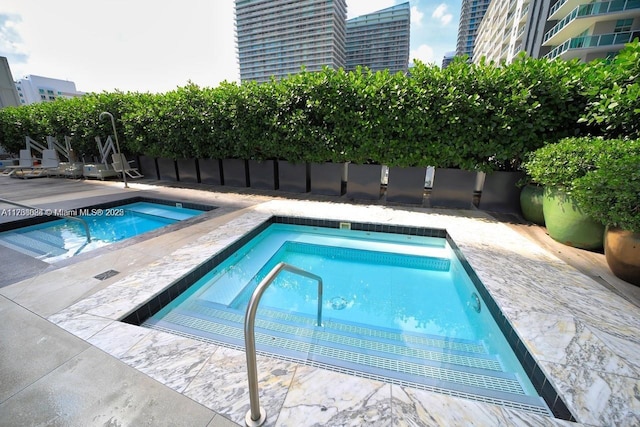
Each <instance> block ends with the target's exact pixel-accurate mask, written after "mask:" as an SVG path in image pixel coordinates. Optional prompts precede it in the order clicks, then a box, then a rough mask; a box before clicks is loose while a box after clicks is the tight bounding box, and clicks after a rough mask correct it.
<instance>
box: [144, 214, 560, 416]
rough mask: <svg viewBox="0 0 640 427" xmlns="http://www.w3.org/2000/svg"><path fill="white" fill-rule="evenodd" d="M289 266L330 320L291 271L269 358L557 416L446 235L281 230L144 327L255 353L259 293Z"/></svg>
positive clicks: (262, 325) (270, 333)
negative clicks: (252, 314)
mask: <svg viewBox="0 0 640 427" xmlns="http://www.w3.org/2000/svg"><path fill="white" fill-rule="evenodd" d="M300 231H304V233H302V234H301V233H300ZM279 262H287V263H291V264H293V265H296V266H297V267H300V268H303V269H306V270H309V271H311V272H312V273H314V274H318V275H320V276H322V278H323V281H324V284H325V290H324V298H323V301H322V306H323V310H324V313H323V321H322V326H321V327H318V326H316V325H315V320H316V318H315V315H316V307H317V292H316V288H315V284H314V283H306V281H305V279H304V278H301V277H299V276H295V275H290V274H289V273H283V274H281V275H280V276H278V278H277V279H276V280H275V281H274V282H273V283H272V285H271V286H270V288H269V289H268V290H267V291H266V292H265V294H264V298H263V299H262V301H261V303H260V309H259V310H258V319H257V323H256V325H257V328H256V331H257V334H256V337H257V343H258V349H259V350H260V351H261V352H263V353H266V354H271V355H277V357H281V358H284V359H290V360H295V361H302V362H303V363H307V364H310V365H314V366H321V367H325V368H328V369H334V370H338V371H341V372H348V373H353V374H354V375H360V376H365V377H369V378H377V379H381V380H385V381H391V382H394V383H399V384H403V385H410V386H413V387H418V388H422V389H427V390H432V391H437V392H441V393H446V394H451V395H456V396H461V397H467V398H471V399H475V400H480V401H485V402H491V403H498V404H502V405H504V406H508V407H516V408H520V409H525V410H528V411H532V412H536V413H542V414H545V415H549V414H550V411H549V409H548V407H547V405H546V404H545V401H544V400H543V399H542V398H541V397H540V396H539V395H538V393H537V392H536V387H535V386H534V385H533V384H532V383H531V381H530V380H529V378H528V377H527V374H526V373H525V371H524V370H523V369H522V367H521V366H520V363H519V362H518V358H517V357H516V356H515V355H514V354H513V351H511V348H510V346H509V343H508V342H507V340H506V339H505V338H504V336H503V334H502V333H501V331H500V329H499V327H498V326H497V325H496V323H495V321H494V320H493V318H492V316H491V313H490V310H489V309H487V306H486V304H485V302H484V301H482V297H481V296H480V295H481V294H482V292H479V290H478V289H477V288H476V287H475V284H474V282H473V280H471V278H469V276H468V275H467V274H466V273H465V268H464V266H463V264H462V263H461V261H460V260H458V258H457V257H456V256H455V254H454V249H453V248H452V247H451V245H450V244H449V243H447V241H446V239H444V238H442V236H441V237H439V238H435V237H429V236H416V235H404V234H402V233H399V234H398V233H396V234H389V233H375V232H371V231H360V230H340V229H333V230H327V229H321V228H318V227H315V228H311V229H310V228H308V227H304V230H302V229H300V228H299V227H297V226H291V225H283V224H277V225H275V226H274V225H272V226H270V227H269V228H268V229H266V230H264V231H263V232H261V233H260V234H257V236H256V237H255V238H253V239H252V240H251V241H250V242H248V243H247V244H246V245H245V246H243V247H241V248H239V250H237V251H235V252H233V254H231V255H230V256H228V258H226V259H225V260H224V261H223V262H221V263H219V264H218V265H217V266H215V267H214V268H212V269H211V271H210V272H208V273H207V274H205V275H204V276H203V277H202V278H201V279H200V280H198V281H197V282H196V283H195V284H194V285H193V286H191V287H190V288H189V289H188V290H187V291H186V292H184V293H183V294H181V295H180V296H179V297H178V298H177V299H175V300H174V301H173V302H171V303H170V304H169V305H168V306H166V307H165V308H164V309H162V310H160V311H159V312H158V313H157V314H156V315H155V316H153V317H152V318H150V319H148V320H147V321H146V322H145V323H144V325H145V326H147V327H152V328H156V329H162V330H168V331H173V332H174V333H178V334H183V335H187V336H192V337H198V338H199V339H203V340H207V341H212V342H216V343H224V344H226V345H230V346H236V347H240V348H243V344H244V343H243V335H242V322H243V320H244V319H243V318H244V308H245V307H246V302H247V300H248V297H249V296H250V294H251V292H252V290H253V288H254V287H255V286H256V285H257V284H258V283H259V282H260V280H261V279H262V278H263V277H264V276H265V275H266V274H267V273H268V272H269V271H270V270H271V268H272V267H273V266H275V265H276V264H277V263H279Z"/></svg>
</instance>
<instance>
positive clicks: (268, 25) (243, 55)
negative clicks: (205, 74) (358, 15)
mask: <svg viewBox="0 0 640 427" xmlns="http://www.w3.org/2000/svg"><path fill="white" fill-rule="evenodd" d="M235 13H236V40H237V49H238V61H239V64H240V80H241V81H247V80H253V81H257V82H266V81H269V80H270V79H271V78H272V76H273V77H275V78H276V79H278V78H281V77H285V76H287V75H289V74H295V73H299V72H300V68H301V66H302V65H304V67H305V69H306V70H307V71H318V70H320V69H322V67H323V66H328V67H330V68H335V69H337V68H340V67H344V66H345V64H346V51H345V43H346V20H347V3H346V0H236V7H235Z"/></svg>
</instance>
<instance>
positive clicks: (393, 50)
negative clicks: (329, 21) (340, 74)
mask: <svg viewBox="0 0 640 427" xmlns="http://www.w3.org/2000/svg"><path fill="white" fill-rule="evenodd" d="M410 28H411V10H410V7H409V2H406V3H402V4H399V5H396V6H393V7H389V8H387V9H382V10H379V11H377V12H374V13H370V14H368V15H362V16H358V17H357V18H353V19H349V20H348V21H347V67H346V69H347V70H348V71H349V70H354V69H355V68H356V67H357V66H358V65H362V66H366V67H368V68H370V69H371V70H373V71H378V70H385V69H388V70H389V71H390V72H391V73H395V72H398V71H402V72H407V70H408V67H409V41H410V36H409V32H410V31H409V30H410Z"/></svg>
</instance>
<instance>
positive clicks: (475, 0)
mask: <svg viewBox="0 0 640 427" xmlns="http://www.w3.org/2000/svg"><path fill="white" fill-rule="evenodd" d="M494 3H496V2H495V1H494ZM498 3H500V2H498ZM490 4H491V0H462V6H461V9H460V23H459V24H458V38H457V41H456V55H458V56H462V55H468V56H469V58H473V57H474V47H475V45H476V37H477V36H478V31H479V29H480V23H481V22H482V20H483V17H484V15H485V13H486V12H487V9H488V8H489V5H490Z"/></svg>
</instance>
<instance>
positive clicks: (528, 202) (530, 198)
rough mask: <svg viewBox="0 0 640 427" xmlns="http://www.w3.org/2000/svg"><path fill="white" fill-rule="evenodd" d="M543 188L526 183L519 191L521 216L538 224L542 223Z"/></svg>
mask: <svg viewBox="0 0 640 427" xmlns="http://www.w3.org/2000/svg"><path fill="white" fill-rule="evenodd" d="M543 190H544V188H543V187H541V186H539V185H533V184H528V185H525V186H524V187H522V191H521V192H520V210H522V216H523V218H524V219H526V220H527V221H529V222H533V223H534V224H538V225H544V212H543V210H542V196H543V194H542V193H543Z"/></svg>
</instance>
